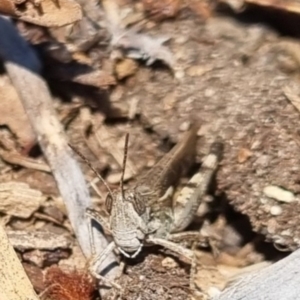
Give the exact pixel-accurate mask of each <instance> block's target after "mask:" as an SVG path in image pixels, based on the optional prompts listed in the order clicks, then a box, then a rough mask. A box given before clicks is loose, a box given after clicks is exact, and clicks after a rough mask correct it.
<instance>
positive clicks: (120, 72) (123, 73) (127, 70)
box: [115, 58, 138, 80]
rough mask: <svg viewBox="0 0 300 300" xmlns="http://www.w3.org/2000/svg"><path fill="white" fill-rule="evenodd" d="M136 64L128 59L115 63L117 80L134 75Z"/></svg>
mask: <svg viewBox="0 0 300 300" xmlns="http://www.w3.org/2000/svg"><path fill="white" fill-rule="evenodd" d="M137 69H138V63H137V62H136V61H134V60H132V59H130V58H127V59H123V60H121V61H119V62H117V63H116V70H115V71H116V74H117V78H118V79H120V80H122V79H124V78H126V77H128V76H131V75H133V74H135V73H136V71H137Z"/></svg>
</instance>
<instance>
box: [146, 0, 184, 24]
mask: <svg viewBox="0 0 300 300" xmlns="http://www.w3.org/2000/svg"><path fill="white" fill-rule="evenodd" d="M180 2H181V1H180V0H142V3H143V6H144V9H145V11H146V12H147V13H149V15H150V16H151V17H152V18H153V19H155V20H157V21H161V20H163V19H166V18H172V17H175V16H176V15H177V13H178V12H179V8H180Z"/></svg>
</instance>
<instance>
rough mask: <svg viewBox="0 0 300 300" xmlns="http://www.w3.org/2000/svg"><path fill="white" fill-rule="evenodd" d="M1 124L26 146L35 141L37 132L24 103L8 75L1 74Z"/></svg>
mask: <svg viewBox="0 0 300 300" xmlns="http://www.w3.org/2000/svg"><path fill="white" fill-rule="evenodd" d="M0 94H1V101H0V111H1V121H0V125H6V126H7V127H9V129H10V130H11V131H12V132H13V134H15V135H16V136H17V137H18V142H19V143H20V145H21V146H22V147H24V148H26V147H27V146H28V145H29V144H32V143H33V142H34V141H35V134H34V133H33V131H32V128H31V126H30V124H29V122H28V118H27V115H26V113H25V110H24V108H23V105H22V103H21V101H20V99H19V97H18V94H17V92H16V90H15V88H14V87H13V86H12V84H11V82H10V80H9V78H8V77H7V76H5V75H4V76H0Z"/></svg>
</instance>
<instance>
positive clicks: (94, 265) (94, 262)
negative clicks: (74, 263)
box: [88, 242, 121, 290]
mask: <svg viewBox="0 0 300 300" xmlns="http://www.w3.org/2000/svg"><path fill="white" fill-rule="evenodd" d="M115 247H116V245H115V242H110V243H109V244H108V246H107V247H106V248H105V249H104V250H103V251H102V252H101V253H100V254H98V255H93V256H92V257H91V259H90V260H89V261H88V265H89V271H90V273H91V274H92V276H94V277H95V278H97V279H99V280H102V281H103V282H104V283H105V284H108V285H111V286H113V287H115V288H117V289H119V290H121V287H120V286H119V285H118V284H116V283H115V282H113V281H112V280H109V279H108V278H106V277H104V276H102V275H100V274H99V273H98V269H99V267H100V266H101V264H102V263H103V262H104V261H105V260H106V258H107V257H108V255H109V253H110V252H112V251H113V250H114V248H115Z"/></svg>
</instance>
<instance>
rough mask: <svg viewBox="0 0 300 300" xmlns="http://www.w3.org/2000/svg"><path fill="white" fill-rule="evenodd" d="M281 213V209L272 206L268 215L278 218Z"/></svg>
mask: <svg viewBox="0 0 300 300" xmlns="http://www.w3.org/2000/svg"><path fill="white" fill-rule="evenodd" d="M281 213H282V208H281V207H280V206H278V205H274V206H272V207H271V208H270V214H271V215H273V216H279V215H281Z"/></svg>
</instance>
